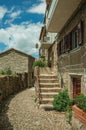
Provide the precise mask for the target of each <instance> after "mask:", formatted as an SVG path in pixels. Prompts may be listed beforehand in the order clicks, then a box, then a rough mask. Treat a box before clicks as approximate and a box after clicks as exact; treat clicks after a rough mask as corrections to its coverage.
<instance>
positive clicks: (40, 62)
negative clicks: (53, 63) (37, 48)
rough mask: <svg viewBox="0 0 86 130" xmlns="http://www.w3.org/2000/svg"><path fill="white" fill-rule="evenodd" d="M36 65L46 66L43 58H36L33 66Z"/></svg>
mask: <svg viewBox="0 0 86 130" xmlns="http://www.w3.org/2000/svg"><path fill="white" fill-rule="evenodd" d="M36 66H38V67H46V66H47V63H46V62H45V61H43V59H39V60H37V61H35V62H34V63H33V67H36Z"/></svg>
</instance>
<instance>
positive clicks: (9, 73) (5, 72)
mask: <svg viewBox="0 0 86 130" xmlns="http://www.w3.org/2000/svg"><path fill="white" fill-rule="evenodd" d="M1 74H2V75H11V74H12V70H11V68H10V67H7V68H5V69H4V70H2V71H1Z"/></svg>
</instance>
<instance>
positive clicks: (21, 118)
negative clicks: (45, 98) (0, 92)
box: [0, 89, 72, 130]
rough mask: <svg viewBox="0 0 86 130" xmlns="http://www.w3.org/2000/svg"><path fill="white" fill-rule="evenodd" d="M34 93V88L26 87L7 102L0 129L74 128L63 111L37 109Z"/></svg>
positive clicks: (60, 129) (57, 129) (0, 116)
mask: <svg viewBox="0 0 86 130" xmlns="http://www.w3.org/2000/svg"><path fill="white" fill-rule="evenodd" d="M34 95H35V92H34V89H26V90H25V91H22V92H20V93H19V94H17V95H15V96H12V97H11V98H10V99H8V100H7V101H6V102H5V109H4V110H3V112H2V113H1V114H0V130H72V129H71V126H70V125H69V124H68V123H67V122H66V119H65V115H64V114H63V113H59V112H56V111H54V110H53V111H45V110H44V109H37V108H36V106H35V103H34Z"/></svg>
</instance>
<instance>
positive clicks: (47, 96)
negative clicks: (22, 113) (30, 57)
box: [39, 67, 61, 108]
mask: <svg viewBox="0 0 86 130" xmlns="http://www.w3.org/2000/svg"><path fill="white" fill-rule="evenodd" d="M39 86H40V107H41V108H53V105H52V101H53V99H54V96H55V95H57V94H58V93H59V92H60V91H61V87H60V85H59V78H58V77H57V75H56V74H55V73H54V72H53V71H52V69H50V68H48V67H46V68H40V73H39Z"/></svg>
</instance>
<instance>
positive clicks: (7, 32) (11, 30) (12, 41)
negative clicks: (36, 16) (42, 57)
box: [0, 22, 42, 55]
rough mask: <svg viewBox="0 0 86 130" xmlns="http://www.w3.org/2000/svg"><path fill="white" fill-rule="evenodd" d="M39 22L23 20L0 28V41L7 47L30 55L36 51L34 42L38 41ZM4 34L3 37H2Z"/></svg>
mask: <svg viewBox="0 0 86 130" xmlns="http://www.w3.org/2000/svg"><path fill="white" fill-rule="evenodd" d="M41 26H42V24H41V23H33V24H32V23H30V22H28V23H27V22H26V24H25V22H24V23H22V24H21V25H11V27H8V28H6V29H1V30H0V42H3V43H5V44H6V45H7V47H8V49H9V48H16V49H19V50H21V51H23V52H26V53H28V54H30V55H34V54H37V53H38V50H37V49H36V48H35V44H36V43H38V44H39V45H40V43H39V34H40V30H41ZM4 36H5V37H4Z"/></svg>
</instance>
